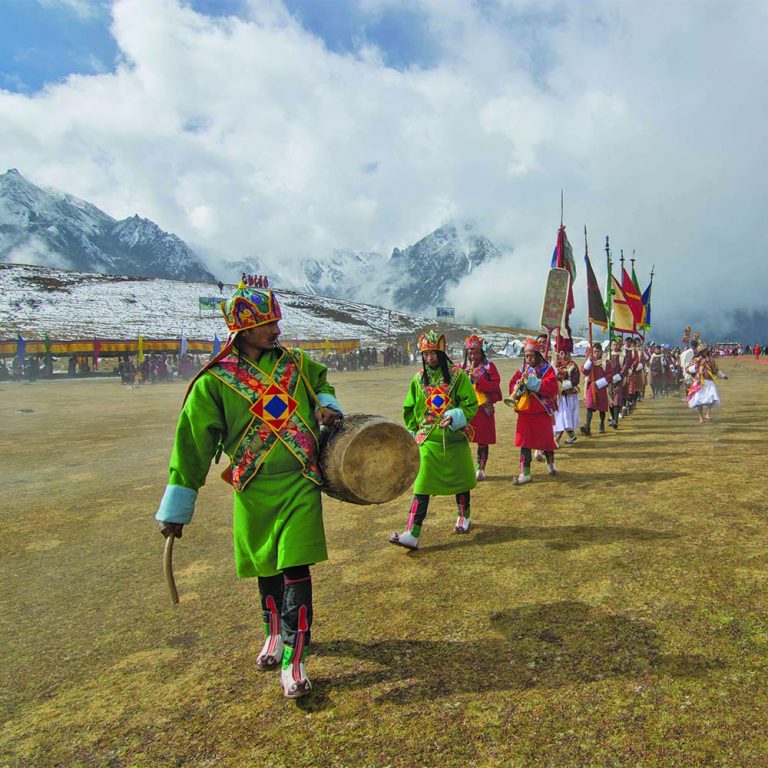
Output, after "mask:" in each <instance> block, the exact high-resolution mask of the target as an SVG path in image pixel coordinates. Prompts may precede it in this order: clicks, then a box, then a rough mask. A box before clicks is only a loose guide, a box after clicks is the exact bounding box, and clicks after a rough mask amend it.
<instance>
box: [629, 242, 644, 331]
mask: <svg viewBox="0 0 768 768" xmlns="http://www.w3.org/2000/svg"><path fill="white" fill-rule="evenodd" d="M629 261H630V263H631V264H632V275H631V277H632V285H634V286H635V293H636V294H637V296H638V297H639V299H640V307H639V312H640V314H639V316H638V317H637V330H638V334H639V335H640V336H641V338H642V340H643V342H645V324H644V322H643V321H644V319H645V306H644V305H643V297H642V291H641V290H640V281H639V280H638V279H637V273H636V272H635V251H634V249H632V258H631V259H630V260H629ZM640 331H642V334H640Z"/></svg>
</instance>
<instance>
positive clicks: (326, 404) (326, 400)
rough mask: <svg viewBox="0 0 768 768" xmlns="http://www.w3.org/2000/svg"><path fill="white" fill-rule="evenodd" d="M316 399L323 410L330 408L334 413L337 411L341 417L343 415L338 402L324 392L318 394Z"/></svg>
mask: <svg viewBox="0 0 768 768" xmlns="http://www.w3.org/2000/svg"><path fill="white" fill-rule="evenodd" d="M317 399H318V400H319V401H320V405H322V406H323V408H332V409H333V410H334V411H337V412H338V413H339V414H341V415H342V416H343V415H344V411H342V410H341V406H340V405H339V401H338V400H337V399H336V398H335V397H334V396H333V395H329V394H327V393H325V392H319V393H318V395H317Z"/></svg>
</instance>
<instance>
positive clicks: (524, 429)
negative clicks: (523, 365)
mask: <svg viewBox="0 0 768 768" xmlns="http://www.w3.org/2000/svg"><path fill="white" fill-rule="evenodd" d="M535 374H536V376H537V377H538V378H540V379H541V389H539V391H538V392H529V393H528V397H527V398H526V400H527V409H526V410H524V411H520V410H518V412H517V427H516V429H515V445H516V446H518V448H531V449H532V450H539V451H554V450H557V445H556V444H555V434H554V432H553V430H552V417H553V414H554V412H555V408H556V407H557V406H556V404H555V400H556V399H557V374H556V373H555V369H554V368H553V367H552V366H551V365H549V363H544V365H541V366H539V367H538V368H536V370H535ZM522 375H523V371H522V370H519V371H516V372H515V375H514V376H513V377H512V379H511V380H510V382H509V392H510V394H512V392H514V391H515V386H516V385H517V382H518V381H520V377H521V376H522Z"/></svg>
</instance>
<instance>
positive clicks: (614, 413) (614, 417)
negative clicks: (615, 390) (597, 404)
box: [611, 405, 619, 424]
mask: <svg viewBox="0 0 768 768" xmlns="http://www.w3.org/2000/svg"><path fill="white" fill-rule="evenodd" d="M611 421H612V422H613V423H614V424H618V423H619V406H618V405H612V406H611Z"/></svg>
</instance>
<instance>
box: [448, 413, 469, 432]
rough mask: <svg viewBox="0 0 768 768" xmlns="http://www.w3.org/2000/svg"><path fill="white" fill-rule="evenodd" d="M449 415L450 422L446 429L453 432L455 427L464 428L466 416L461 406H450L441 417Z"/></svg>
mask: <svg viewBox="0 0 768 768" xmlns="http://www.w3.org/2000/svg"><path fill="white" fill-rule="evenodd" d="M448 416H450V417H451V423H450V424H449V425H448V429H450V430H451V432H455V431H456V430H457V429H464V427H466V426H467V417H466V416H465V415H464V411H462V410H461V408H451V409H450V410H447V411H446V412H445V413H444V414H443V418H444V419H445V418H447V417H448Z"/></svg>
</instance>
